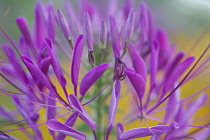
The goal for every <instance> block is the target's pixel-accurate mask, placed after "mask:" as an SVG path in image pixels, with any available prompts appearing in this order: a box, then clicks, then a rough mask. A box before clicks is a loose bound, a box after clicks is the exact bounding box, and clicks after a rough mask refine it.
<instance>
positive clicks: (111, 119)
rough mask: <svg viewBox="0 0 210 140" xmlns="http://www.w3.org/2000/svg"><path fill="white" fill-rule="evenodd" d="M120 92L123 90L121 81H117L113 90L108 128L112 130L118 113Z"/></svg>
mask: <svg viewBox="0 0 210 140" xmlns="http://www.w3.org/2000/svg"><path fill="white" fill-rule="evenodd" d="M120 90H121V83H120V81H119V80H115V82H114V85H113V89H112V97H111V102H110V109H109V122H108V127H109V128H110V129H111V128H112V127H113V122H114V118H115V115H116V111H117V106H118V100H119V97H120Z"/></svg>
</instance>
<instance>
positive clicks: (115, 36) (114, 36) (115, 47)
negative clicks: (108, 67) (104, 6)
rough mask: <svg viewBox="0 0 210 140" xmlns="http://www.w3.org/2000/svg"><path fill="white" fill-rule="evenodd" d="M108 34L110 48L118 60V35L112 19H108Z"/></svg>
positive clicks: (119, 48)
mask: <svg viewBox="0 0 210 140" xmlns="http://www.w3.org/2000/svg"><path fill="white" fill-rule="evenodd" d="M110 32H111V38H112V48H113V51H114V56H115V58H120V50H121V47H120V35H119V31H118V28H117V24H116V21H115V19H114V18H113V17H110Z"/></svg>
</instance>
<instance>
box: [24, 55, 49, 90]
mask: <svg viewBox="0 0 210 140" xmlns="http://www.w3.org/2000/svg"><path fill="white" fill-rule="evenodd" d="M21 59H22V60H23V61H24V63H25V65H26V67H27V68H28V70H29V71H30V73H31V75H32V76H33V77H36V79H37V80H39V82H40V83H41V84H42V85H44V86H45V87H47V88H48V89H49V90H52V87H51V85H50V82H49V80H48V79H47V77H46V76H45V75H44V74H43V73H42V71H41V70H40V69H39V68H38V67H37V66H35V65H34V64H33V62H32V61H31V59H30V58H29V57H27V56H24V55H22V56H21Z"/></svg>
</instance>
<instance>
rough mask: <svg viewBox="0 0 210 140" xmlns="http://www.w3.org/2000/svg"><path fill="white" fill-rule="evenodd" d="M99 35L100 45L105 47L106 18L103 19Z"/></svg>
mask: <svg viewBox="0 0 210 140" xmlns="http://www.w3.org/2000/svg"><path fill="white" fill-rule="evenodd" d="M99 35H100V44H101V45H100V47H101V48H102V49H105V47H106V41H107V27H106V23H105V22H104V20H102V21H101V25H100V31H99Z"/></svg>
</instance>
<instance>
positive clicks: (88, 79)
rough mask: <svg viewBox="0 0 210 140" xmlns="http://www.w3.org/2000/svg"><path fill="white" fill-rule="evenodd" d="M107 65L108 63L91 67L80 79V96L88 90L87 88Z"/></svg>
mask: <svg viewBox="0 0 210 140" xmlns="http://www.w3.org/2000/svg"><path fill="white" fill-rule="evenodd" d="M108 67H109V64H108V63H103V64H100V65H98V66H96V67H94V68H93V69H91V70H90V71H89V72H88V73H87V74H86V75H85V76H84V77H83V79H82V82H81V84H80V94H81V95H82V96H84V95H85V93H86V92H87V91H88V89H89V88H90V87H91V86H92V85H93V84H94V83H95V82H96V81H97V80H98V78H100V77H101V75H102V74H103V73H104V72H105V71H106V69H107V68H108Z"/></svg>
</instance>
